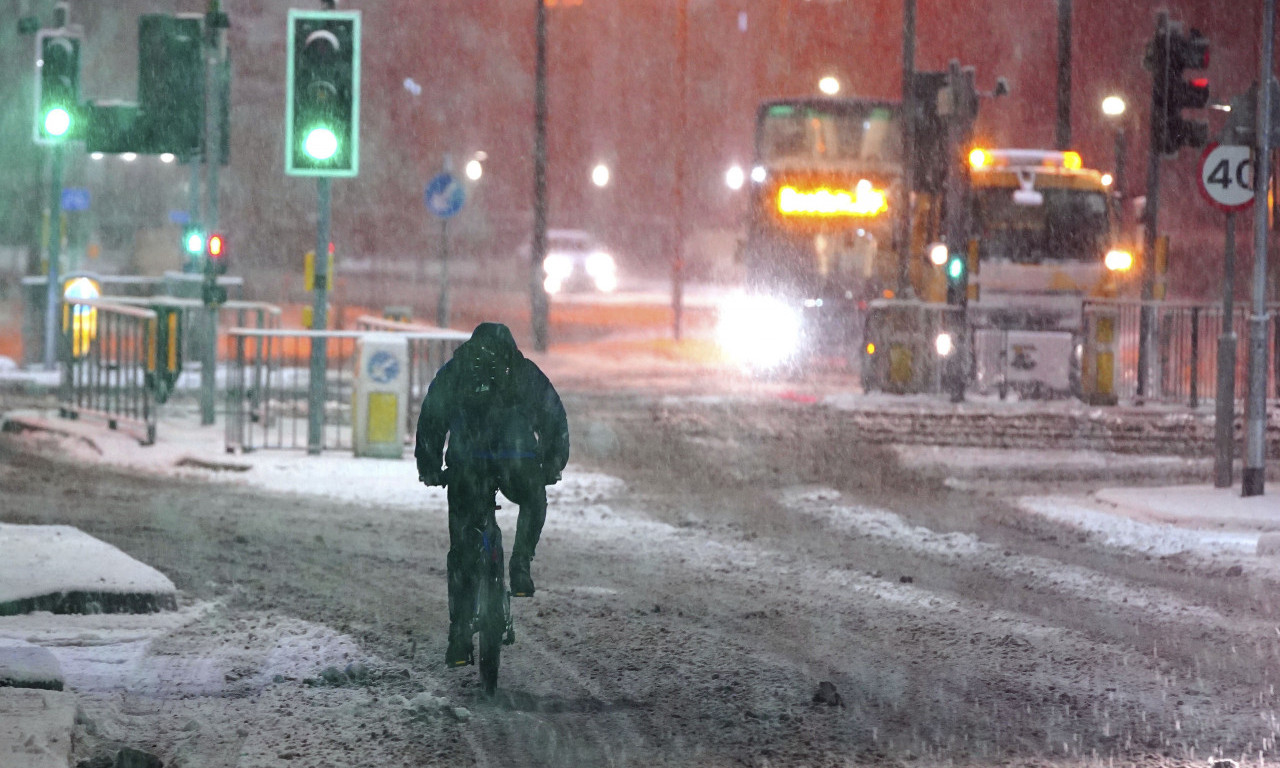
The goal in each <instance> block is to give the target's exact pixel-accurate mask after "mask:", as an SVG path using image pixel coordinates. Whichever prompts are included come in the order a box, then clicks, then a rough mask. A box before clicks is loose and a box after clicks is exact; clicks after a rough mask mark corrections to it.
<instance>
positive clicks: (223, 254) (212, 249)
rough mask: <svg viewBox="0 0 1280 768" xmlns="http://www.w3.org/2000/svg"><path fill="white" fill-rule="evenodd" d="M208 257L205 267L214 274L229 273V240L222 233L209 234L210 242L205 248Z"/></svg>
mask: <svg viewBox="0 0 1280 768" xmlns="http://www.w3.org/2000/svg"><path fill="white" fill-rule="evenodd" d="M205 253H206V254H207V255H208V257H209V258H208V259H207V260H206V261H205V269H206V271H207V272H208V273H209V274H212V275H225V274H226V273H227V242H226V240H224V239H223V237H222V235H219V234H216V233H215V234H212V235H209V244H208V246H207V248H206V249H205Z"/></svg>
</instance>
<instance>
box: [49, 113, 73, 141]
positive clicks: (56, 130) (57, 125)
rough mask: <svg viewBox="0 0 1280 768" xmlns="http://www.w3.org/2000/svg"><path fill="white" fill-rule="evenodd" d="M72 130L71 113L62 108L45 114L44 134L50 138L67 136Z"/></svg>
mask: <svg viewBox="0 0 1280 768" xmlns="http://www.w3.org/2000/svg"><path fill="white" fill-rule="evenodd" d="M69 130H71V113H70V112H68V111H67V110H65V109H63V108H62V107H54V108H53V109H51V110H49V111H48V112H45V113H44V132H45V133H47V134H49V135H50V136H54V137H57V136H65V135H66V133H67V131H69Z"/></svg>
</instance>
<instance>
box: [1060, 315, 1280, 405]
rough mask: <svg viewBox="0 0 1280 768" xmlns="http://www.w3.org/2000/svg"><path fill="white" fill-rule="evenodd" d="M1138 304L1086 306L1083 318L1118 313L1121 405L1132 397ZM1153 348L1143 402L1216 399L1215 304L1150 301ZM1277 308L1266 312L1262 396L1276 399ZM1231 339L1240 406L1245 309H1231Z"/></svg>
mask: <svg viewBox="0 0 1280 768" xmlns="http://www.w3.org/2000/svg"><path fill="white" fill-rule="evenodd" d="M1142 305H1143V302H1141V301H1137V300H1124V299H1095V300H1090V301H1086V302H1085V304H1084V311H1085V313H1086V314H1089V313H1091V312H1096V311H1098V309H1099V308H1102V307H1106V308H1108V309H1111V310H1112V311H1115V312H1117V313H1118V317H1119V322H1118V327H1117V337H1116V366H1117V374H1116V393H1117V395H1118V396H1119V397H1120V399H1121V400H1132V399H1134V398H1136V397H1137V394H1138V345H1139V325H1140V320H1139V318H1140V316H1141V313H1142ZM1147 305H1148V306H1150V307H1152V310H1153V316H1154V323H1155V349H1154V353H1155V354H1154V355H1153V359H1152V361H1151V371H1150V373H1151V375H1150V376H1148V383H1149V387H1148V389H1149V390H1150V392H1146V393H1144V399H1145V400H1148V401H1152V402H1167V403H1177V404H1183V403H1185V404H1186V405H1188V406H1189V407H1191V408H1197V407H1199V406H1200V405H1201V404H1203V403H1204V402H1206V401H1212V400H1214V399H1215V398H1216V396H1217V359H1218V357H1217V356H1218V337H1219V336H1220V335H1221V334H1222V332H1223V316H1222V305H1221V304H1209V303H1201V302H1184V301H1152V302H1147ZM1278 310H1280V305H1271V306H1269V307H1268V313H1269V315H1270V318H1271V319H1270V322H1268V323H1267V333H1268V339H1267V349H1268V350H1269V353H1270V358H1271V360H1270V364H1269V365H1268V366H1267V397H1268V399H1277V398H1280V311H1278ZM1231 326H1232V329H1233V330H1234V332H1235V334H1236V339H1237V342H1236V350H1237V353H1236V380H1235V385H1236V386H1235V399H1236V400H1237V401H1240V402H1243V401H1244V398H1245V397H1246V394H1247V389H1248V376H1247V372H1248V365H1249V356H1248V339H1249V310H1248V308H1247V307H1243V306H1240V305H1239V304H1237V306H1236V310H1235V316H1234V317H1233V318H1232V322H1231Z"/></svg>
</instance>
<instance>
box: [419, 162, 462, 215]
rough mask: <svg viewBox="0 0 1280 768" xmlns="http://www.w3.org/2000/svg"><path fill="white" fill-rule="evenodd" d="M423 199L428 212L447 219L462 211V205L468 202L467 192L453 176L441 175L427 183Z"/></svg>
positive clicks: (448, 174)
mask: <svg viewBox="0 0 1280 768" xmlns="http://www.w3.org/2000/svg"><path fill="white" fill-rule="evenodd" d="M422 197H423V202H425V203H426V205H427V210H428V211H431V212H432V213H433V214H435V215H436V216H439V217H440V218H442V219H447V218H449V217H450V216H453V215H455V214H456V213H457V212H458V211H460V210H462V204H463V203H465V202H466V200H467V191H466V189H465V188H464V187H463V186H462V182H460V181H458V180H457V179H456V178H454V176H453V174H451V173H440V174H437V175H436V176H434V177H433V178H432V179H431V181H429V182H427V188H426V190H425V191H424V192H423V194H422Z"/></svg>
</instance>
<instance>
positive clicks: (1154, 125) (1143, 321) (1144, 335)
mask: <svg viewBox="0 0 1280 768" xmlns="http://www.w3.org/2000/svg"><path fill="white" fill-rule="evenodd" d="M1161 38H1163V41H1161ZM1168 38H1169V14H1168V13H1166V12H1164V11H1160V12H1159V13H1157V14H1156V35H1155V38H1154V39H1153V42H1154V43H1155V44H1156V46H1157V49H1158V50H1160V51H1166V52H1167V51H1168V47H1169V43H1168ZM1153 63H1154V66H1155V67H1156V68H1157V69H1159V70H1160V71H1154V70H1153V71H1152V73H1151V77H1152V82H1153V83H1155V84H1156V85H1154V86H1153V88H1156V89H1158V88H1161V87H1167V85H1168V81H1169V73H1168V67H1169V62H1168V55H1167V53H1165V54H1161V55H1159V56H1157V57H1156V60H1155V61H1154V62H1153ZM1167 100H1168V94H1167V93H1165V94H1161V96H1160V98H1159V99H1154V98H1153V99H1152V108H1151V141H1150V142H1149V145H1148V147H1147V201H1146V206H1145V207H1144V208H1143V211H1142V221H1143V225H1144V229H1143V232H1142V306H1141V307H1140V308H1139V310H1138V393H1137V394H1138V397H1137V400H1138V403H1139V404H1141V402H1142V401H1143V399H1145V398H1147V397H1150V396H1151V395H1152V394H1153V393H1152V391H1151V389H1152V387H1151V383H1152V382H1151V358H1152V357H1153V356H1154V355H1153V352H1154V350H1153V349H1152V347H1153V346H1154V342H1155V322H1154V320H1155V318H1154V314H1155V308H1154V307H1153V306H1151V301H1152V300H1153V299H1154V298H1155V279H1156V263H1155V262H1156V222H1157V219H1158V218H1159V212H1160V153H1161V152H1162V151H1163V148H1164V146H1165V145H1166V144H1167V143H1168V137H1167V136H1166V135H1165V130H1166V125H1165V120H1164V115H1162V114H1161V112H1162V111H1163V108H1164V106H1163V105H1164V104H1166V103H1167Z"/></svg>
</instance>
